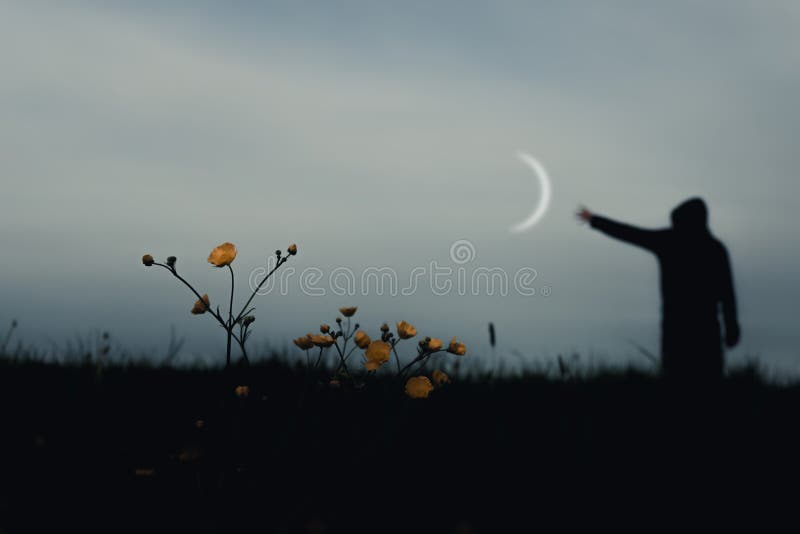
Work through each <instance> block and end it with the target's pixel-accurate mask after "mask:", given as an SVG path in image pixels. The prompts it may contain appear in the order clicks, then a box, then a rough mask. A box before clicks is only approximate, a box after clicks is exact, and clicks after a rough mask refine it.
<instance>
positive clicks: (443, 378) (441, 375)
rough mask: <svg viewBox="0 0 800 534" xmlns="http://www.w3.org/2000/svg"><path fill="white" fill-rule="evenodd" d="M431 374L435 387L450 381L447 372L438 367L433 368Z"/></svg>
mask: <svg viewBox="0 0 800 534" xmlns="http://www.w3.org/2000/svg"><path fill="white" fill-rule="evenodd" d="M432 376H433V383H434V384H436V386H437V387H438V386H441V385H442V384H449V383H450V377H449V376H447V373H445V372H444V371H440V370H439V369H436V370H434V371H433V374H432Z"/></svg>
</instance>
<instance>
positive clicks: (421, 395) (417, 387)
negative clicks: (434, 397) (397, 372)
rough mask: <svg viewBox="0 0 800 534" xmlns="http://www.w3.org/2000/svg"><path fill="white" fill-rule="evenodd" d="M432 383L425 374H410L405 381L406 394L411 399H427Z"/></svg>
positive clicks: (431, 389)
mask: <svg viewBox="0 0 800 534" xmlns="http://www.w3.org/2000/svg"><path fill="white" fill-rule="evenodd" d="M431 391H433V384H431V381H430V379H429V378H428V377H427V376H412V377H411V378H409V379H408V381H407V382H406V395H408V396H409V397H411V398H412V399H427V398H428V395H430V394H431Z"/></svg>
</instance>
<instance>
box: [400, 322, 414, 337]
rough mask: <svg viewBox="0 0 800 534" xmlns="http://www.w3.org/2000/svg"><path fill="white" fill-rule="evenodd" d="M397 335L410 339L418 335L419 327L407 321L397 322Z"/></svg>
mask: <svg viewBox="0 0 800 534" xmlns="http://www.w3.org/2000/svg"><path fill="white" fill-rule="evenodd" d="M397 335H398V336H399V337H400V339H409V338H412V337H414V336H416V335H417V329H416V328H414V327H413V326H411V325H410V324H408V323H407V322H405V321H400V322H399V323H397Z"/></svg>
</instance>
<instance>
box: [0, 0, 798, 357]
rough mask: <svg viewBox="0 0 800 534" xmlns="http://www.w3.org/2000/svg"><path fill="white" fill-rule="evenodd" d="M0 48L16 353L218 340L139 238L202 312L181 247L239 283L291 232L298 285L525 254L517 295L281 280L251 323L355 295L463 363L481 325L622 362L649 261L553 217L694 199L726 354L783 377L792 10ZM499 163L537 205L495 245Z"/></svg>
mask: <svg viewBox="0 0 800 534" xmlns="http://www.w3.org/2000/svg"><path fill="white" fill-rule="evenodd" d="M0 44H2V46H0V69H2V70H1V71H0V72H2V83H0V142H2V149H1V150H0V176H2V178H1V179H2V194H0V244H1V245H2V250H3V253H2V254H0V269H1V270H2V271H1V272H2V278H1V279H0V296H1V297H2V306H3V307H2V311H0V321H2V322H7V321H10V320H11V319H12V318H17V319H19V321H20V332H19V333H20V335H21V338H22V339H24V340H26V341H27V342H30V343H34V342H36V343H47V344H50V343H55V344H60V345H63V344H64V343H65V342H66V341H67V340H74V339H75V338H76V337H79V336H83V337H86V336H88V335H89V334H90V333H91V332H93V331H100V330H108V331H109V332H111V334H112V336H113V338H114V340H115V342H116V343H118V345H119V346H124V347H126V348H128V349H130V350H141V351H150V350H151V349H155V350H156V354H160V353H161V352H163V350H164V349H165V347H166V344H167V342H168V340H169V332H170V326H173V325H174V327H175V328H176V329H177V332H178V333H179V334H180V335H182V336H186V337H187V345H186V351H185V354H184V357H185V358H187V359H189V358H193V357H201V356H202V357H214V356H215V355H216V354H218V353H219V351H220V350H221V349H222V347H223V345H224V343H223V340H222V331H221V330H220V329H219V328H218V327H214V326H213V325H212V323H211V320H210V319H209V318H208V317H195V316H191V315H190V314H189V313H188V309H189V308H190V307H191V305H192V303H193V298H192V296H191V295H190V294H189V293H187V291H186V290H185V289H184V288H182V287H180V286H179V285H178V284H177V283H176V282H175V281H174V280H173V279H171V278H169V277H168V275H167V274H166V273H165V272H163V271H159V272H155V271H154V270H152V269H151V270H148V269H145V268H144V267H143V266H142V265H141V263H140V257H141V255H142V254H144V253H146V252H149V253H152V254H154V255H155V256H156V257H157V258H164V257H166V256H168V255H170V254H174V255H176V256H178V257H179V266H180V268H181V271H182V272H183V273H184V274H185V275H186V276H187V277H188V278H190V279H191V280H193V281H196V282H197V284H198V286H199V287H200V288H201V290H202V291H203V292H208V293H209V294H210V295H211V298H212V301H214V302H218V303H221V302H223V301H224V300H226V299H227V295H226V293H225V291H226V287H227V284H228V280H227V278H226V276H225V275H226V273H225V272H224V271H223V272H220V271H218V270H215V269H214V268H213V267H210V266H209V265H208V264H207V263H206V261H205V260H206V256H207V255H208V252H209V251H210V249H211V248H212V247H213V246H214V245H217V244H219V243H221V242H223V241H232V242H234V243H236V245H237V246H238V248H239V257H238V258H237V260H236V262H235V264H234V266H235V267H236V272H237V275H239V276H240V286H244V285H246V281H245V280H246V278H247V277H248V275H249V273H250V271H251V269H253V268H255V267H258V266H259V265H262V264H263V263H264V261H265V258H266V256H267V255H268V254H269V253H271V252H272V251H274V250H275V249H276V248H285V247H286V246H287V245H288V244H289V243H291V242H296V243H297V244H298V245H299V247H300V253H299V255H298V256H297V257H296V258H293V262H292V263H293V265H294V267H295V269H296V276H299V274H300V272H301V271H302V270H303V269H306V268H308V267H316V268H319V269H320V270H321V271H322V272H323V273H325V275H326V276H327V275H328V274H329V273H330V272H331V270H332V269H334V268H336V267H345V268H348V269H352V270H353V272H355V273H356V274H358V273H361V272H363V269H364V268H366V267H370V266H374V267H392V268H394V269H395V270H396V271H397V272H398V275H399V277H400V279H401V280H403V279H406V280H407V279H408V277H409V275H410V273H411V272H412V271H413V269H414V268H415V267H422V268H425V267H427V266H429V265H430V262H431V261H436V262H438V264H440V265H449V266H450V267H457V266H458V265H457V264H454V262H453V261H452V260H451V258H450V247H451V244H452V243H453V242H455V241H457V240H461V239H464V240H468V241H469V242H470V243H471V244H472V246H473V247H474V250H475V257H474V258H473V259H472V261H470V262H468V263H467V264H464V265H463V266H464V268H465V269H469V271H468V275H469V272H471V270H473V269H475V268H479V267H501V268H503V269H505V270H506V271H507V272H508V273H509V276H510V277H511V276H513V274H514V272H516V271H517V270H518V269H519V268H531V269H535V270H536V272H537V273H538V275H537V278H536V279H535V281H534V283H533V286H534V287H535V289H536V290H537V294H536V295H534V296H521V295H517V294H514V292H513V289H512V291H511V292H510V294H509V295H506V296H502V295H485V294H481V295H470V294H467V295H458V294H450V295H448V296H437V295H434V294H433V293H432V291H431V290H430V288H428V287H422V288H418V290H417V291H416V292H414V294H413V295H405V296H403V295H398V296H391V295H383V296H379V295H375V294H371V295H366V296H363V295H353V296H337V295H334V294H332V293H331V291H328V294H327V295H326V296H324V297H319V296H309V295H304V294H303V292H302V290H301V288H300V287H299V282H298V281H297V279H294V282H292V281H291V280H290V283H289V291H288V294H287V295H280V294H277V293H276V294H270V295H267V296H264V297H262V298H259V299H258V300H257V301H256V303H257V305H258V310H257V312H256V315H257V323H256V326H257V329H256V334H255V339H256V340H257V342H258V343H265V342H267V341H269V342H270V343H272V344H273V345H275V346H284V345H285V344H286V343H287V342H288V341H289V340H290V339H291V338H292V337H295V336H297V335H300V334H304V333H305V332H308V331H309V330H310V329H311V328H312V327H314V326H315V325H318V324H319V323H320V322H323V321H324V322H332V320H333V318H334V317H335V313H334V312H335V310H336V308H337V307H338V306H341V305H348V304H353V305H359V306H360V311H359V314H358V315H359V318H360V319H361V322H362V324H363V325H364V326H365V327H367V328H368V329H369V330H370V331H376V329H377V328H378V326H379V325H380V323H381V322H383V321H390V322H395V321H397V320H400V319H406V320H408V321H410V322H412V323H414V324H416V325H417V326H418V328H419V330H420V332H421V333H422V334H423V335H433V336H435V337H445V338H449V337H451V336H452V335H458V336H459V337H460V338H463V339H465V340H466V342H467V344H468V345H469V346H470V349H471V353H472V354H474V355H477V354H482V353H487V352H488V351H487V349H488V341H487V336H486V324H487V323H488V322H489V321H493V322H494V323H495V325H496V327H497V330H498V341H499V346H498V352H500V353H501V354H505V355H508V354H510V352H511V351H512V350H514V349H517V350H519V351H521V352H522V353H523V354H524V355H525V357H526V358H528V359H529V360H530V361H536V360H539V361H541V360H544V359H547V358H551V357H552V356H554V355H555V354H557V353H559V352H563V351H573V350H577V351H579V352H581V353H582V354H584V355H586V356H588V355H592V356H593V357H595V358H596V359H598V360H602V361H610V362H625V361H629V360H630V361H636V362H640V363H641V362H643V361H644V360H643V358H642V357H641V356H639V355H637V354H636V350H635V349H634V348H633V347H632V346H631V345H630V344H629V342H628V340H634V341H635V342H637V343H639V344H641V345H643V346H645V347H648V348H649V349H650V350H652V351H656V350H657V347H658V317H659V295H658V288H657V265H656V262H655V260H654V259H653V258H652V257H649V256H648V255H647V254H646V253H643V252H642V251H639V250H636V249H633V248H630V247H626V246H624V245H622V244H619V243H615V242H612V241H609V240H607V239H605V238H603V237H602V236H601V235H599V234H597V233H594V232H592V231H590V230H588V229H586V228H585V227H580V226H578V225H577V224H575V222H574V220H573V218H572V212H573V211H574V208H575V207H576V206H577V205H578V204H579V203H585V204H586V205H588V206H589V207H590V208H592V209H594V210H596V211H597V212H599V213H603V214H606V215H609V216H612V217H617V218H620V219H623V220H628V221H630V222H634V223H637V224H641V225H644V226H653V227H655V226H661V225H665V224H667V223H668V214H669V210H670V209H671V208H672V207H673V206H674V205H675V204H677V203H678V202H679V201H681V200H683V199H685V198H687V197H690V196H694V195H701V196H703V197H704V198H705V199H706V200H707V202H708V203H709V205H710V209H711V226H712V230H713V231H714V232H715V233H716V234H717V235H718V237H720V238H721V239H722V240H723V241H724V242H725V243H726V244H727V246H728V248H729V251H730V254H731V257H732V260H733V266H734V276H735V283H736V287H737V289H738V292H739V300H740V307H741V323H742V328H743V340H742V344H741V346H740V347H739V348H737V349H736V350H735V351H733V352H732V353H731V354H730V360H731V361H733V362H741V361H742V360H743V359H744V358H745V357H746V356H748V355H759V356H760V357H761V360H762V362H764V363H765V364H767V365H769V366H770V367H771V368H774V369H781V370H783V372H797V371H800V360H799V359H798V358H797V352H798V351H797V347H798V346H799V345H800V331H799V330H798V328H797V326H798V324H797V319H796V317H797V310H796V305H797V303H798V302H800V289H798V288H800V275H798V269H797V262H798V259H799V258H798V250H799V249H798V239H797V237H796V236H797V226H796V223H795V221H794V212H795V205H796V202H797V199H798V198H800V195H799V194H798V193H800V183H798V180H797V169H798V168H799V167H800V165H798V163H800V150H799V149H800V147H798V139H799V138H800V135H799V134H800V132H798V128H799V127H798V125H800V106H798V102H797V99H798V96H797V95H800V7H798V4H797V3H796V2H792V1H789V0H786V1H770V2H764V1H756V0H752V1H718V2H703V3H699V2H681V1H675V2H494V1H493V2H481V3H476V2H464V1H458V2H455V1H454V2H411V1H404V2H393V3H388V2H385V3H381V2H341V1H339V2H317V3H314V2H302V3H301V2H285V3H282V4H274V3H269V2H217V3H212V2H200V1H191V2H189V1H187V2H171V3H169V4H168V5H167V3H164V2H143V1H139V2H127V3H123V2H80V1H72V2H37V1H32V0H25V1H21V2H5V1H0ZM518 150H523V151H525V152H529V153H530V154H532V155H534V156H535V157H536V158H538V159H539V160H540V161H541V162H542V163H543V164H544V165H545V167H546V168H547V169H548V171H549V173H550V175H551V178H552V185H553V200H552V204H551V206H550V209H549V211H548V212H547V215H546V216H545V218H544V219H543V220H542V221H541V222H540V223H539V224H538V225H537V226H535V227H534V228H533V229H532V230H530V231H529V232H526V233H522V234H511V233H509V231H508V228H509V226H511V225H512V224H515V223H517V222H518V221H520V220H521V219H523V218H524V217H525V216H526V215H527V214H528V213H530V212H531V210H532V209H533V207H534V206H535V205H536V203H537V201H538V198H539V190H538V186H537V183H536V181H535V179H534V177H533V175H532V174H531V172H530V170H528V169H526V168H525V167H524V166H523V165H522V164H521V163H520V161H519V160H518V159H517V158H516V156H515V154H516V153H517V151H518ZM454 280H455V278H454ZM318 285H320V286H323V285H325V284H323V283H320V284H318ZM547 292H549V294H548V295H546V296H545V295H544V294H543V293H547ZM373 293H374V292H373ZM645 363H646V362H645Z"/></svg>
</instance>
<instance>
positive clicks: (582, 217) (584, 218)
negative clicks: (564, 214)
mask: <svg viewBox="0 0 800 534" xmlns="http://www.w3.org/2000/svg"><path fill="white" fill-rule="evenodd" d="M575 216H576V217H577V218H578V222H581V223H590V222H592V217H594V213H592V212H591V211H589V209H588V208H587V207H586V206H580V207H579V208H578V211H577V212H575Z"/></svg>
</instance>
